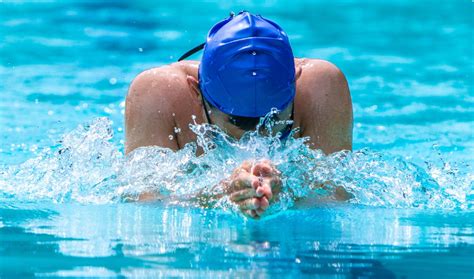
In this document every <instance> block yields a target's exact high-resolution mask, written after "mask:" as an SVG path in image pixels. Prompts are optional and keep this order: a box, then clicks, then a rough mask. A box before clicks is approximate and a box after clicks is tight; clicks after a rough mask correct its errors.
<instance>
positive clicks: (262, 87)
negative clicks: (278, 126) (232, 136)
mask: <svg viewBox="0 0 474 279" xmlns="http://www.w3.org/2000/svg"><path fill="white" fill-rule="evenodd" d="M203 46H204V53H203V57H202V60H201V63H200V65H199V87H200V91H201V94H202V96H203V97H204V99H205V100H206V101H207V102H208V103H209V104H210V105H211V106H212V107H213V108H217V109H218V110H220V111H221V112H223V113H225V114H227V115H231V116H234V119H239V117H240V120H242V119H243V120H246V119H250V120H249V121H247V122H252V121H256V120H255V119H256V118H258V117H261V116H264V115H266V114H267V113H268V112H270V111H271V109H272V108H276V109H278V110H280V111H284V110H285V109H286V108H287V107H288V106H289V104H290V103H291V102H292V101H293V99H294V97H295V64H294V57H293V52H292V49H291V46H290V43H289V40H288V36H287V35H286V33H285V32H284V31H283V30H282V28H281V27H280V26H279V25H277V24H276V23H274V22H272V21H270V20H268V19H265V18H263V17H262V16H260V15H253V14H251V13H248V12H240V13H239V14H238V15H233V14H232V15H231V16H230V17H228V18H226V19H224V20H223V21H220V22H218V23H217V24H216V25H214V26H213V27H212V28H211V30H210V31H209V33H208V35H207V40H206V43H205V44H203ZM252 119H253V120H252ZM244 122H246V121H244ZM253 124H254V123H250V124H249V125H253ZM245 125H246V124H245Z"/></svg>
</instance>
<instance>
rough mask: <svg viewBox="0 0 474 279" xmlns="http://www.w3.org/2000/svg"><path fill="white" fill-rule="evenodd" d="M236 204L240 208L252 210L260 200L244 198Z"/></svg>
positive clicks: (258, 204) (257, 205) (257, 206)
mask: <svg viewBox="0 0 474 279" xmlns="http://www.w3.org/2000/svg"><path fill="white" fill-rule="evenodd" d="M237 204H238V205H239V208H240V210H252V209H257V208H259V207H260V202H259V201H258V199H256V198H252V199H246V200H243V201H241V202H239V203H237Z"/></svg>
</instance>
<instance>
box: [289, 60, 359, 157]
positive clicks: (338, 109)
mask: <svg viewBox="0 0 474 279" xmlns="http://www.w3.org/2000/svg"><path fill="white" fill-rule="evenodd" d="M303 73H304V75H302V76H301V78H300V79H299V80H298V85H297V86H298V89H301V90H300V91H301V94H302V96H303V97H301V98H297V99H295V102H297V103H295V104H296V106H297V107H300V108H301V110H300V111H301V112H302V113H301V115H302V120H301V136H302V137H309V138H310V140H309V142H308V144H309V147H310V148H314V149H321V150H322V151H323V152H324V153H326V154H331V153H334V152H337V151H341V150H352V126H353V115H352V101H351V95H350V92H349V87H348V85H347V81H346V78H345V76H344V74H343V73H342V72H341V71H340V70H339V69H338V68H337V67H336V66H334V65H333V64H331V63H329V62H325V61H324V62H323V61H320V62H318V64H317V67H308V68H304V69H303Z"/></svg>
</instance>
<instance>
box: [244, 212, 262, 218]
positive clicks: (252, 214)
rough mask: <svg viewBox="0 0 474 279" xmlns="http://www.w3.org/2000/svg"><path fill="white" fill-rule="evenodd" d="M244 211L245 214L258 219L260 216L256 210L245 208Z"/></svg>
mask: <svg viewBox="0 0 474 279" xmlns="http://www.w3.org/2000/svg"><path fill="white" fill-rule="evenodd" d="M242 213H243V214H244V215H245V216H247V217H250V218H253V219H258V218H259V216H258V214H257V212H256V211H255V210H244V211H242Z"/></svg>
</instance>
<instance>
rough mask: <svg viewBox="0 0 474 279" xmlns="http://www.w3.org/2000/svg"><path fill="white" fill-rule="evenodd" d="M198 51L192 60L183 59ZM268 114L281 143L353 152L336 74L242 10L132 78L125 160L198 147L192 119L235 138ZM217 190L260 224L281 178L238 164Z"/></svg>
mask: <svg viewBox="0 0 474 279" xmlns="http://www.w3.org/2000/svg"><path fill="white" fill-rule="evenodd" d="M201 49H203V56H202V59H201V61H200V62H199V61H185V60H183V59H185V58H187V57H188V56H190V55H191V54H193V53H195V52H197V51H199V50H201ZM273 108H276V109H277V110H278V111H279V112H278V113H277V115H276V116H275V117H276V118H277V119H278V120H283V121H279V123H280V124H276V125H275V126H274V127H273V132H274V133H275V134H276V133H278V132H279V133H280V137H281V139H282V140H284V139H285V138H286V137H288V136H289V134H290V131H291V129H292V128H296V127H299V132H298V133H297V134H295V135H293V136H294V137H309V138H310V140H309V142H308V145H309V146H310V147H311V148H314V149H320V150H322V151H323V152H325V153H326V154H330V153H333V152H337V151H340V150H352V123H353V120H352V102H351V96H350V93H349V88H348V85H347V81H346V78H345V76H344V74H343V73H342V72H341V71H340V70H339V69H338V68H337V67H336V66H335V65H333V64H331V63H329V62H327V61H323V60H318V59H309V58H295V57H294V56H293V51H292V48H291V46H290V43H289V40H288V36H287V35H286V33H285V32H284V31H283V30H282V29H281V27H280V26H279V25H278V24H276V23H275V22H272V21H270V20H268V19H266V18H263V17H262V16H260V15H253V14H251V13H248V12H240V13H239V14H237V15H234V14H231V15H230V16H229V17H228V18H226V19H224V20H223V21H220V22H218V23H217V24H216V25H214V26H213V27H212V28H211V30H210V31H209V33H208V35H207V40H206V42H205V43H204V44H202V45H200V46H198V47H196V48H194V49H192V50H191V51H189V52H187V53H186V54H185V55H183V57H181V58H180V59H179V62H176V63H172V64H170V65H165V66H161V67H158V68H154V69H150V70H146V71H144V72H142V73H140V74H139V75H138V76H137V77H136V78H135V79H134V80H133V82H132V84H131V85H130V88H129V92H128V95H127V99H126V107H125V130H126V146H125V148H126V153H130V152H132V151H133V150H134V149H136V148H138V147H141V146H153V145H154V146H161V147H167V148H170V149H172V150H179V149H181V148H183V147H184V145H185V144H187V143H190V142H195V141H196V135H195V134H194V133H193V132H192V131H191V130H190V128H189V124H190V123H193V122H194V121H196V123H210V124H214V125H217V126H218V127H220V128H221V129H222V130H223V131H225V132H226V133H227V134H228V135H230V136H232V137H234V138H237V139H239V138H240V137H241V136H242V135H243V134H244V133H245V132H246V131H248V130H252V129H253V130H254V129H255V128H256V125H257V124H258V122H259V119H260V117H262V116H265V115H266V114H267V113H269V112H270V111H271V110H272V109H273ZM286 120H291V121H289V122H288V121H286ZM290 122H291V123H292V124H288V123H290ZM222 184H223V186H224V189H225V193H226V194H227V195H229V198H230V200H231V201H233V202H235V203H236V204H237V205H238V206H239V208H240V210H241V211H242V212H243V213H244V214H245V215H247V216H250V217H253V218H258V217H259V216H261V215H262V214H264V212H265V210H266V209H267V208H268V206H269V205H270V204H271V203H272V202H273V201H274V200H275V199H276V198H277V197H278V193H279V191H280V188H281V173H280V172H279V171H278V169H277V168H276V167H275V165H274V164H272V162H271V161H269V160H262V161H254V162H250V161H246V162H242V163H241V166H239V167H238V168H236V169H235V171H234V172H233V174H232V175H231V176H230V177H229V178H228V179H226V180H224V181H223V182H222ZM144 197H145V199H146V198H149V197H150V196H149V195H146V194H145V195H144Z"/></svg>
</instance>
